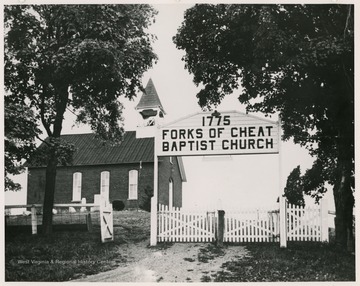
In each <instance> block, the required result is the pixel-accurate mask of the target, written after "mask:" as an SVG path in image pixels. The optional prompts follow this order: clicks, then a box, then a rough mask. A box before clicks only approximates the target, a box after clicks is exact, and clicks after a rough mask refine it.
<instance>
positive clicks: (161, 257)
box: [76, 240, 247, 282]
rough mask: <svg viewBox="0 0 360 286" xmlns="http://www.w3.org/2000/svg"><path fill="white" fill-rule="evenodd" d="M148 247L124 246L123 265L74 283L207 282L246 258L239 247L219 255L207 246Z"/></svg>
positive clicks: (207, 244) (140, 245) (229, 247)
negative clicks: (232, 263)
mask: <svg viewBox="0 0 360 286" xmlns="http://www.w3.org/2000/svg"><path fill="white" fill-rule="evenodd" d="M148 245H149V241H148V240H146V241H142V242H139V243H135V244H126V245H124V246H123V247H122V249H121V252H122V254H121V255H122V256H123V257H126V260H127V262H126V263H124V264H123V265H121V266H119V267H118V268H116V269H114V270H111V271H108V272H103V273H99V274H96V275H91V276H88V277H85V278H82V279H78V280H76V281H79V282H85V281H93V282H202V280H201V279H202V277H203V276H207V277H206V278H207V279H208V280H209V279H210V278H211V275H212V274H214V273H216V272H218V271H221V269H222V268H221V266H222V264H223V263H225V262H227V261H231V260H234V259H239V258H241V257H244V256H246V255H247V251H246V250H245V248H244V247H243V246H227V247H224V248H223V250H221V251H220V253H219V249H216V248H215V247H214V246H213V245H212V244H210V243H175V244H172V245H167V246H165V247H162V248H161V247H153V248H150V247H148ZM203 279H204V278H203ZM209 281H210V280H209Z"/></svg>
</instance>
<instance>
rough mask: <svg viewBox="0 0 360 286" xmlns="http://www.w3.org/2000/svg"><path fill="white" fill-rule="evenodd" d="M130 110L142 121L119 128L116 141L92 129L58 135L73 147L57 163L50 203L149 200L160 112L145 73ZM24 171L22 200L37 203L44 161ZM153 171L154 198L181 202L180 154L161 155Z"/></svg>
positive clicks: (139, 204)
mask: <svg viewBox="0 0 360 286" xmlns="http://www.w3.org/2000/svg"><path fill="white" fill-rule="evenodd" d="M136 110H137V111H138V112H139V113H140V115H141V117H142V122H141V123H139V125H138V127H137V128H136V130H134V131H125V133H124V136H123V141H122V142H121V143H120V144H118V145H115V146H110V145H107V144H104V143H103V142H102V141H100V140H98V139H96V138H95V134H92V133H89V134H71V135H62V136H61V139H63V140H66V141H67V142H68V143H70V144H73V145H74V146H75V149H76V151H75V153H74V157H73V163H72V165H70V166H58V168H57V176H56V189H55V200H54V203H77V202H81V201H84V199H86V202H87V203H94V202H95V203H96V200H97V198H99V196H98V195H100V194H102V195H103V196H105V198H107V199H108V200H109V201H110V202H115V201H120V202H122V205H124V207H125V208H126V209H134V208H144V209H146V206H149V202H150V197H151V196H152V192H153V189H154V185H153V184H154V148H155V144H154V141H155V131H156V128H157V126H158V125H159V124H160V123H161V121H162V120H163V119H164V117H165V116H166V113H165V110H164V108H163V106H162V104H161V102H160V99H159V96H158V94H157V92H156V89H155V86H154V84H153V82H152V80H151V79H150V80H149V82H148V84H147V86H146V88H145V91H144V93H143V94H142V96H141V98H140V101H139V103H138V105H137V106H136ZM40 148H41V146H40ZM44 164H45V162H44ZM28 171H29V172H28V193H27V204H42V203H43V200H44V192H45V165H43V166H28ZM158 172H159V173H158V174H159V175H158V176H159V177H158V196H159V197H158V202H159V203H160V204H163V205H168V206H169V207H181V206H182V184H183V182H186V175H185V170H184V165H183V161H182V158H181V157H161V158H160V159H159V162H158ZM118 203H119V202H118ZM120 204H121V203H120Z"/></svg>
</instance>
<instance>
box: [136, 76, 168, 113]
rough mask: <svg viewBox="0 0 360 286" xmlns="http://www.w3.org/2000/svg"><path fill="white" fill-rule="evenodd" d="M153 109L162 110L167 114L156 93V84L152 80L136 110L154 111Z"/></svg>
mask: <svg viewBox="0 0 360 286" xmlns="http://www.w3.org/2000/svg"><path fill="white" fill-rule="evenodd" d="M153 108H160V110H161V111H162V112H163V113H164V114H165V110H164V108H163V106H162V104H161V101H160V98H159V96H158V94H157V92H156V89H155V86H154V83H153V81H152V79H151V78H150V79H149V81H148V83H147V85H146V87H145V92H144V93H143V94H142V96H141V98H140V101H139V103H138V105H137V106H136V110H139V109H143V110H144V109H153Z"/></svg>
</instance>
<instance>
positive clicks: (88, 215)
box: [86, 213, 92, 232]
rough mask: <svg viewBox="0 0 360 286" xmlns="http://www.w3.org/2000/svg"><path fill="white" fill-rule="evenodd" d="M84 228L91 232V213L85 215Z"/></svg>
mask: <svg viewBox="0 0 360 286" xmlns="http://www.w3.org/2000/svg"><path fill="white" fill-rule="evenodd" d="M86 228H87V231H88V232H92V221H91V213H87V215H86Z"/></svg>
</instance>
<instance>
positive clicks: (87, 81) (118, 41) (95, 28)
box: [4, 5, 156, 234]
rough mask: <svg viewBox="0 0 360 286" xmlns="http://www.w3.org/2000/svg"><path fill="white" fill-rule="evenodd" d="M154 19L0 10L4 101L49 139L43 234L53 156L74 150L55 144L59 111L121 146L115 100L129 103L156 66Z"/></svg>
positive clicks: (94, 11)
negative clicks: (25, 111) (24, 111)
mask: <svg viewBox="0 0 360 286" xmlns="http://www.w3.org/2000/svg"><path fill="white" fill-rule="evenodd" d="M155 15H156V11H155V10H154V9H153V8H152V7H151V6H149V5H30V6H26V5H14V6H5V14H4V19H5V88H6V97H9V98H11V99H12V101H13V102H15V103H17V104H19V105H22V106H27V107H28V108H29V109H31V110H33V111H34V114H35V119H36V120H37V121H38V122H41V124H42V126H43V128H44V129H45V131H46V135H47V137H48V138H47V140H45V141H44V142H46V144H47V147H48V152H47V155H46V160H47V161H46V166H47V167H46V183H45V196H44V205H43V228H44V233H45V234H50V233H51V231H52V208H53V204H54V193H55V178H56V167H57V163H58V161H59V156H60V154H64V152H65V153H68V152H70V153H71V151H72V147H73V146H69V145H64V142H61V140H60V135H61V130H62V124H63V120H64V114H65V111H66V110H67V109H71V110H72V111H73V112H74V113H76V114H77V119H76V121H77V122H81V123H85V124H89V125H90V126H91V128H92V130H93V131H94V132H95V133H96V134H97V135H98V137H99V138H102V139H103V140H106V141H110V142H112V143H114V144H116V143H118V142H120V141H121V137H122V134H123V127H122V117H121V115H122V105H121V104H120V102H119V101H118V98H119V97H120V96H124V97H126V98H128V99H132V98H133V97H134V96H135V95H136V93H137V92H138V91H139V90H140V89H142V87H141V76H142V75H143V73H144V72H145V71H146V70H148V69H149V68H150V67H151V66H152V64H153V62H154V61H155V60H156V55H155V54H154V52H153V50H152V47H151V43H152V42H153V41H154V39H155V38H154V36H153V35H151V34H149V33H147V32H146V28H147V27H148V26H149V25H150V24H151V23H152V21H153V19H154V17H155ZM65 157H66V156H65Z"/></svg>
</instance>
